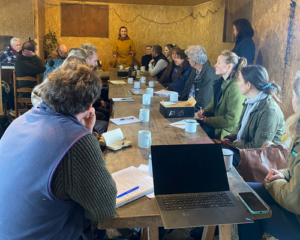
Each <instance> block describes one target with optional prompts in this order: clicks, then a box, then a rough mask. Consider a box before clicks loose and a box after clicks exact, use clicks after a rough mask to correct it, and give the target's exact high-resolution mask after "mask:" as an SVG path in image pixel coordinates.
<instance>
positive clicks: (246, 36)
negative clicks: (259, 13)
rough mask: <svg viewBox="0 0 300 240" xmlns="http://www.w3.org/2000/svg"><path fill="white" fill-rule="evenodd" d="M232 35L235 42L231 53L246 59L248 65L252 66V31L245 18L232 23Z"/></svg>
mask: <svg viewBox="0 0 300 240" xmlns="http://www.w3.org/2000/svg"><path fill="white" fill-rule="evenodd" d="M233 34H234V36H235V38H236V42H235V46H234V48H233V49H232V52H234V53H235V54H236V55H238V56H239V57H244V58H246V59H247V63H248V65H250V64H253V62H254V57H255V44H254V42H253V40H252V37H253V36H254V31H253V28H252V26H251V24H250V22H249V21H248V20H247V19H245V18H241V19H237V20H235V21H234V22H233Z"/></svg>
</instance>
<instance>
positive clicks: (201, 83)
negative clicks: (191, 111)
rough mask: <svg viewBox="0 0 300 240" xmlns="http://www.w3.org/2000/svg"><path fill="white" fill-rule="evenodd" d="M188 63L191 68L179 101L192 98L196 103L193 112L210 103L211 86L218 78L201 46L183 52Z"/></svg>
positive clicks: (190, 47)
mask: <svg viewBox="0 0 300 240" xmlns="http://www.w3.org/2000/svg"><path fill="white" fill-rule="evenodd" d="M185 54H186V55H187V56H188V58H187V59H188V61H189V63H190V65H191V67H192V68H193V69H192V71H191V74H190V77H189V79H188V80H187V81H186V83H185V87H184V90H183V92H182V94H181V97H180V99H181V100H187V99H188V98H190V97H194V98H195V100H196V101H197V103H196V105H195V111H196V112H197V111H199V109H200V107H202V108H203V109H204V108H205V107H206V106H207V105H208V104H209V103H210V102H211V98H212V95H213V88H212V85H213V83H214V81H215V80H217V79H218V78H219V77H218V75H216V74H215V70H214V68H213V67H212V66H211V65H210V62H209V61H208V60H207V55H206V51H205V48H204V47H202V46H200V45H199V46H196V45H194V46H189V47H187V49H186V50H185Z"/></svg>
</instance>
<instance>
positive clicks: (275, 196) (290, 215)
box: [238, 72, 300, 240]
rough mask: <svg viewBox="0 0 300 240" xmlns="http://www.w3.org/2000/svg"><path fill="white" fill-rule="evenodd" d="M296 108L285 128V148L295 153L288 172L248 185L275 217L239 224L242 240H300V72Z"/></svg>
mask: <svg viewBox="0 0 300 240" xmlns="http://www.w3.org/2000/svg"><path fill="white" fill-rule="evenodd" d="M270 91H272V87H271V90H270ZM292 108H293V111H294V114H293V115H292V116H290V117H289V118H288V119H287V121H286V124H285V129H286V136H285V139H286V140H285V141H284V144H285V145H286V146H287V147H288V148H289V149H290V150H291V151H290V154H289V156H288V157H287V162H288V168H287V169H281V170H275V169H271V170H270V171H269V173H268V175H267V176H266V178H265V181H264V183H248V185H249V186H250V187H251V188H253V189H254V190H255V191H256V193H257V194H258V195H259V196H260V197H261V198H262V199H263V200H264V202H265V203H266V204H268V205H269V207H270V208H271V211H272V217H271V218H267V219H262V220H255V221H254V223H253V224H239V225H238V231H239V239H240V240H253V239H262V235H263V233H264V232H267V233H269V234H271V235H272V236H273V237H274V238H276V239H281V240H282V239H284V240H291V239H293V240H294V239H300V222H299V219H300V205H299V202H300V188H299V186H300V72H298V73H297V75H296V78H295V80H294V84H293V98H292ZM283 139H284V138H283Z"/></svg>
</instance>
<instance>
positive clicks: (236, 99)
mask: <svg viewBox="0 0 300 240" xmlns="http://www.w3.org/2000/svg"><path fill="white" fill-rule="evenodd" d="M246 65H247V60H246V59H245V58H239V57H238V56H237V55H236V54H235V53H233V52H230V51H223V52H222V53H221V55H220V56H219V57H218V61H217V63H216V65H215V69H216V74H217V75H222V77H221V78H220V79H219V80H217V81H216V83H215V84H214V85H213V89H214V93H213V97H212V101H211V102H210V104H209V105H208V106H207V107H206V108H205V109H204V110H203V111H199V112H198V117H199V118H200V119H203V120H202V128H203V130H204V131H205V132H206V133H207V135H208V136H209V137H210V138H216V139H218V140H220V139H222V138H224V137H225V136H227V135H228V134H229V133H231V132H233V131H234V130H235V129H236V128H237V127H238V122H239V119H240V116H241V113H242V109H243V102H244V100H245V97H244V96H243V95H242V94H241V92H240V90H239V86H238V84H237V80H236V79H235V74H236V73H237V72H239V70H240V68H241V67H244V66H246Z"/></svg>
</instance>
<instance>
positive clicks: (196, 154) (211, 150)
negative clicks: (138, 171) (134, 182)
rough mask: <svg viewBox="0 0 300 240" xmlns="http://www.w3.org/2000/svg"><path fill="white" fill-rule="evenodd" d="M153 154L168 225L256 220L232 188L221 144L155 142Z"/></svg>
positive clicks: (157, 193)
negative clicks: (236, 196) (235, 195)
mask: <svg viewBox="0 0 300 240" xmlns="http://www.w3.org/2000/svg"><path fill="white" fill-rule="evenodd" d="M151 155H152V168H153V181H154V194H155V198H156V201H157V204H158V207H159V210H160V214H161V218H162V221H163V224H164V227H165V228H166V229H170V228H186V227H197V226H205V225H220V224H232V223H251V222H252V220H251V219H250V214H249V213H247V211H246V210H245V209H244V207H243V206H242V205H241V204H240V203H239V201H238V200H237V199H236V198H235V197H234V195H233V194H232V193H231V192H230V190H229V184H228V179H227V174H226V169H225V163H224V159H223V153H222V148H221V145H220V144H193V145H164V146H151Z"/></svg>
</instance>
